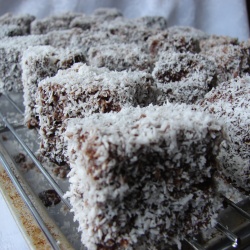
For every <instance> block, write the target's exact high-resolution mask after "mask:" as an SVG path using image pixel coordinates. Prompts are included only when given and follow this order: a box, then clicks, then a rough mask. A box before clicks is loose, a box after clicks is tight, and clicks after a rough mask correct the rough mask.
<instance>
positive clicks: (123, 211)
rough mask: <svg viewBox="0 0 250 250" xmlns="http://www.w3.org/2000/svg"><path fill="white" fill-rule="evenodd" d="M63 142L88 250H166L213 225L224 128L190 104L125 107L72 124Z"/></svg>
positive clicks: (71, 193) (73, 198)
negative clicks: (215, 182) (215, 174)
mask: <svg viewBox="0 0 250 250" xmlns="http://www.w3.org/2000/svg"><path fill="white" fill-rule="evenodd" d="M65 136H66V138H67V142H68V155H69V161H70V166H71V171H70V173H69V181H70V190H69V192H68V193H67V197H69V198H70V202H71V204H72V206H73V208H72V210H73V212H74V214H75V219H76V220H77V221H78V222H79V229H80V230H81V231H82V242H83V244H84V245H85V246H86V247H87V248H88V249H93V250H94V249H138V247H139V246H140V245H143V244H145V245H147V246H150V245H153V246H154V247H155V248H156V249H166V247H167V246H168V245H175V244H177V243H178V242H179V241H180V240H182V239H183V237H184V236H188V235H190V236H192V235H193V234H194V233H196V232H197V231H199V230H200V229H201V228H206V227H210V226H211V225H212V224H213V222H212V221H213V219H215V218H216V216H217V212H218V209H220V207H221V201H220V198H218V197H217V196H216V192H215V190H214V189H213V184H212V181H211V180H212V175H213V172H214V170H215V165H216V155H217V152H218V146H219V144H220V142H221V139H222V137H221V136H222V126H221V124H220V123H219V122H218V121H216V120H215V119H214V118H212V116H209V115H207V114H206V113H204V112H195V111H192V110H191V108H190V107H188V106H186V105H173V104H167V105H163V106H151V105H150V106H148V107H145V108H139V107H137V108H124V109H122V110H121V111H120V112H119V113H108V114H93V115H92V116H89V117H86V118H85V119H70V120H69V121H68V126H67V130H66V133H65ZM179 246H180V245H179ZM167 249H168V248H167Z"/></svg>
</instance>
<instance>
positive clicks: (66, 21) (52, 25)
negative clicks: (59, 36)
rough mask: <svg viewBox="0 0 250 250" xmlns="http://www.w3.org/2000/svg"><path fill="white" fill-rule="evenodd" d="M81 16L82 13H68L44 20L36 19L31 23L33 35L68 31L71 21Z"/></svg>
mask: <svg viewBox="0 0 250 250" xmlns="http://www.w3.org/2000/svg"><path fill="white" fill-rule="evenodd" d="M80 15H81V14H80V13H71V12H67V13H62V14H59V15H53V16H49V17H45V18H43V19H36V20H34V21H33V22H32V23H31V34H34V35H41V34H47V33H49V32H51V31H58V30H68V29H69V28H70V23H71V21H72V20H73V19H74V18H76V17H78V16H80Z"/></svg>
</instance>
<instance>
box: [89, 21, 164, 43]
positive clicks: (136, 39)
mask: <svg viewBox="0 0 250 250" xmlns="http://www.w3.org/2000/svg"><path fill="white" fill-rule="evenodd" d="M96 31H99V32H100V31H102V32H106V33H107V34H108V36H109V37H110V38H112V37H113V36H114V37H117V38H118V39H119V42H120V43H137V44H145V46H146V41H147V39H148V38H149V37H150V36H152V35H155V34H157V33H158V32H159V31H160V29H155V28H153V27H152V28H149V27H148V26H147V24H146V23H145V21H144V20H143V19H126V18H123V17H119V18H116V19H115V20H112V21H106V22H103V23H101V24H100V25H99V26H97V27H96V30H95V29H93V32H96Z"/></svg>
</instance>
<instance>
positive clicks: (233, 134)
mask: <svg viewBox="0 0 250 250" xmlns="http://www.w3.org/2000/svg"><path fill="white" fill-rule="evenodd" d="M249 103H250V77H249V76H248V75H247V76H244V77H242V78H239V77H237V78H236V79H232V80H230V81H228V82H224V83H223V84H221V85H219V86H218V87H217V88H215V89H213V90H212V91H210V92H209V93H208V94H207V95H206V96H205V98H204V100H201V101H200V102H199V105H200V106H201V107H202V109H205V110H207V111H209V112H210V113H211V114H213V115H214V116H215V117H217V118H220V119H223V121H224V124H225V127H226V130H225V131H226V133H227V134H228V137H229V138H228V141H227V142H226V141H225V142H224V143H223V147H222V151H221V153H220V155H219V160H220V163H221V164H220V165H221V171H222V176H223V175H224V176H226V177H227V178H228V179H230V180H231V182H232V184H233V185H234V186H236V187H241V188H243V189H245V190H246V191H248V192H249V191H250V134H249V128H250V108H249Z"/></svg>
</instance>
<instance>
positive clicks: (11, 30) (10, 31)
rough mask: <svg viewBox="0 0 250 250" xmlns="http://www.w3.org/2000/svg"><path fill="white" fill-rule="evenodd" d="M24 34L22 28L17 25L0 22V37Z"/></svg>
mask: <svg viewBox="0 0 250 250" xmlns="http://www.w3.org/2000/svg"><path fill="white" fill-rule="evenodd" d="M23 35H25V34H24V32H23V28H21V27H19V26H17V25H12V24H10V25H1V24H0V39H2V38H4V37H12V36H23Z"/></svg>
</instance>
